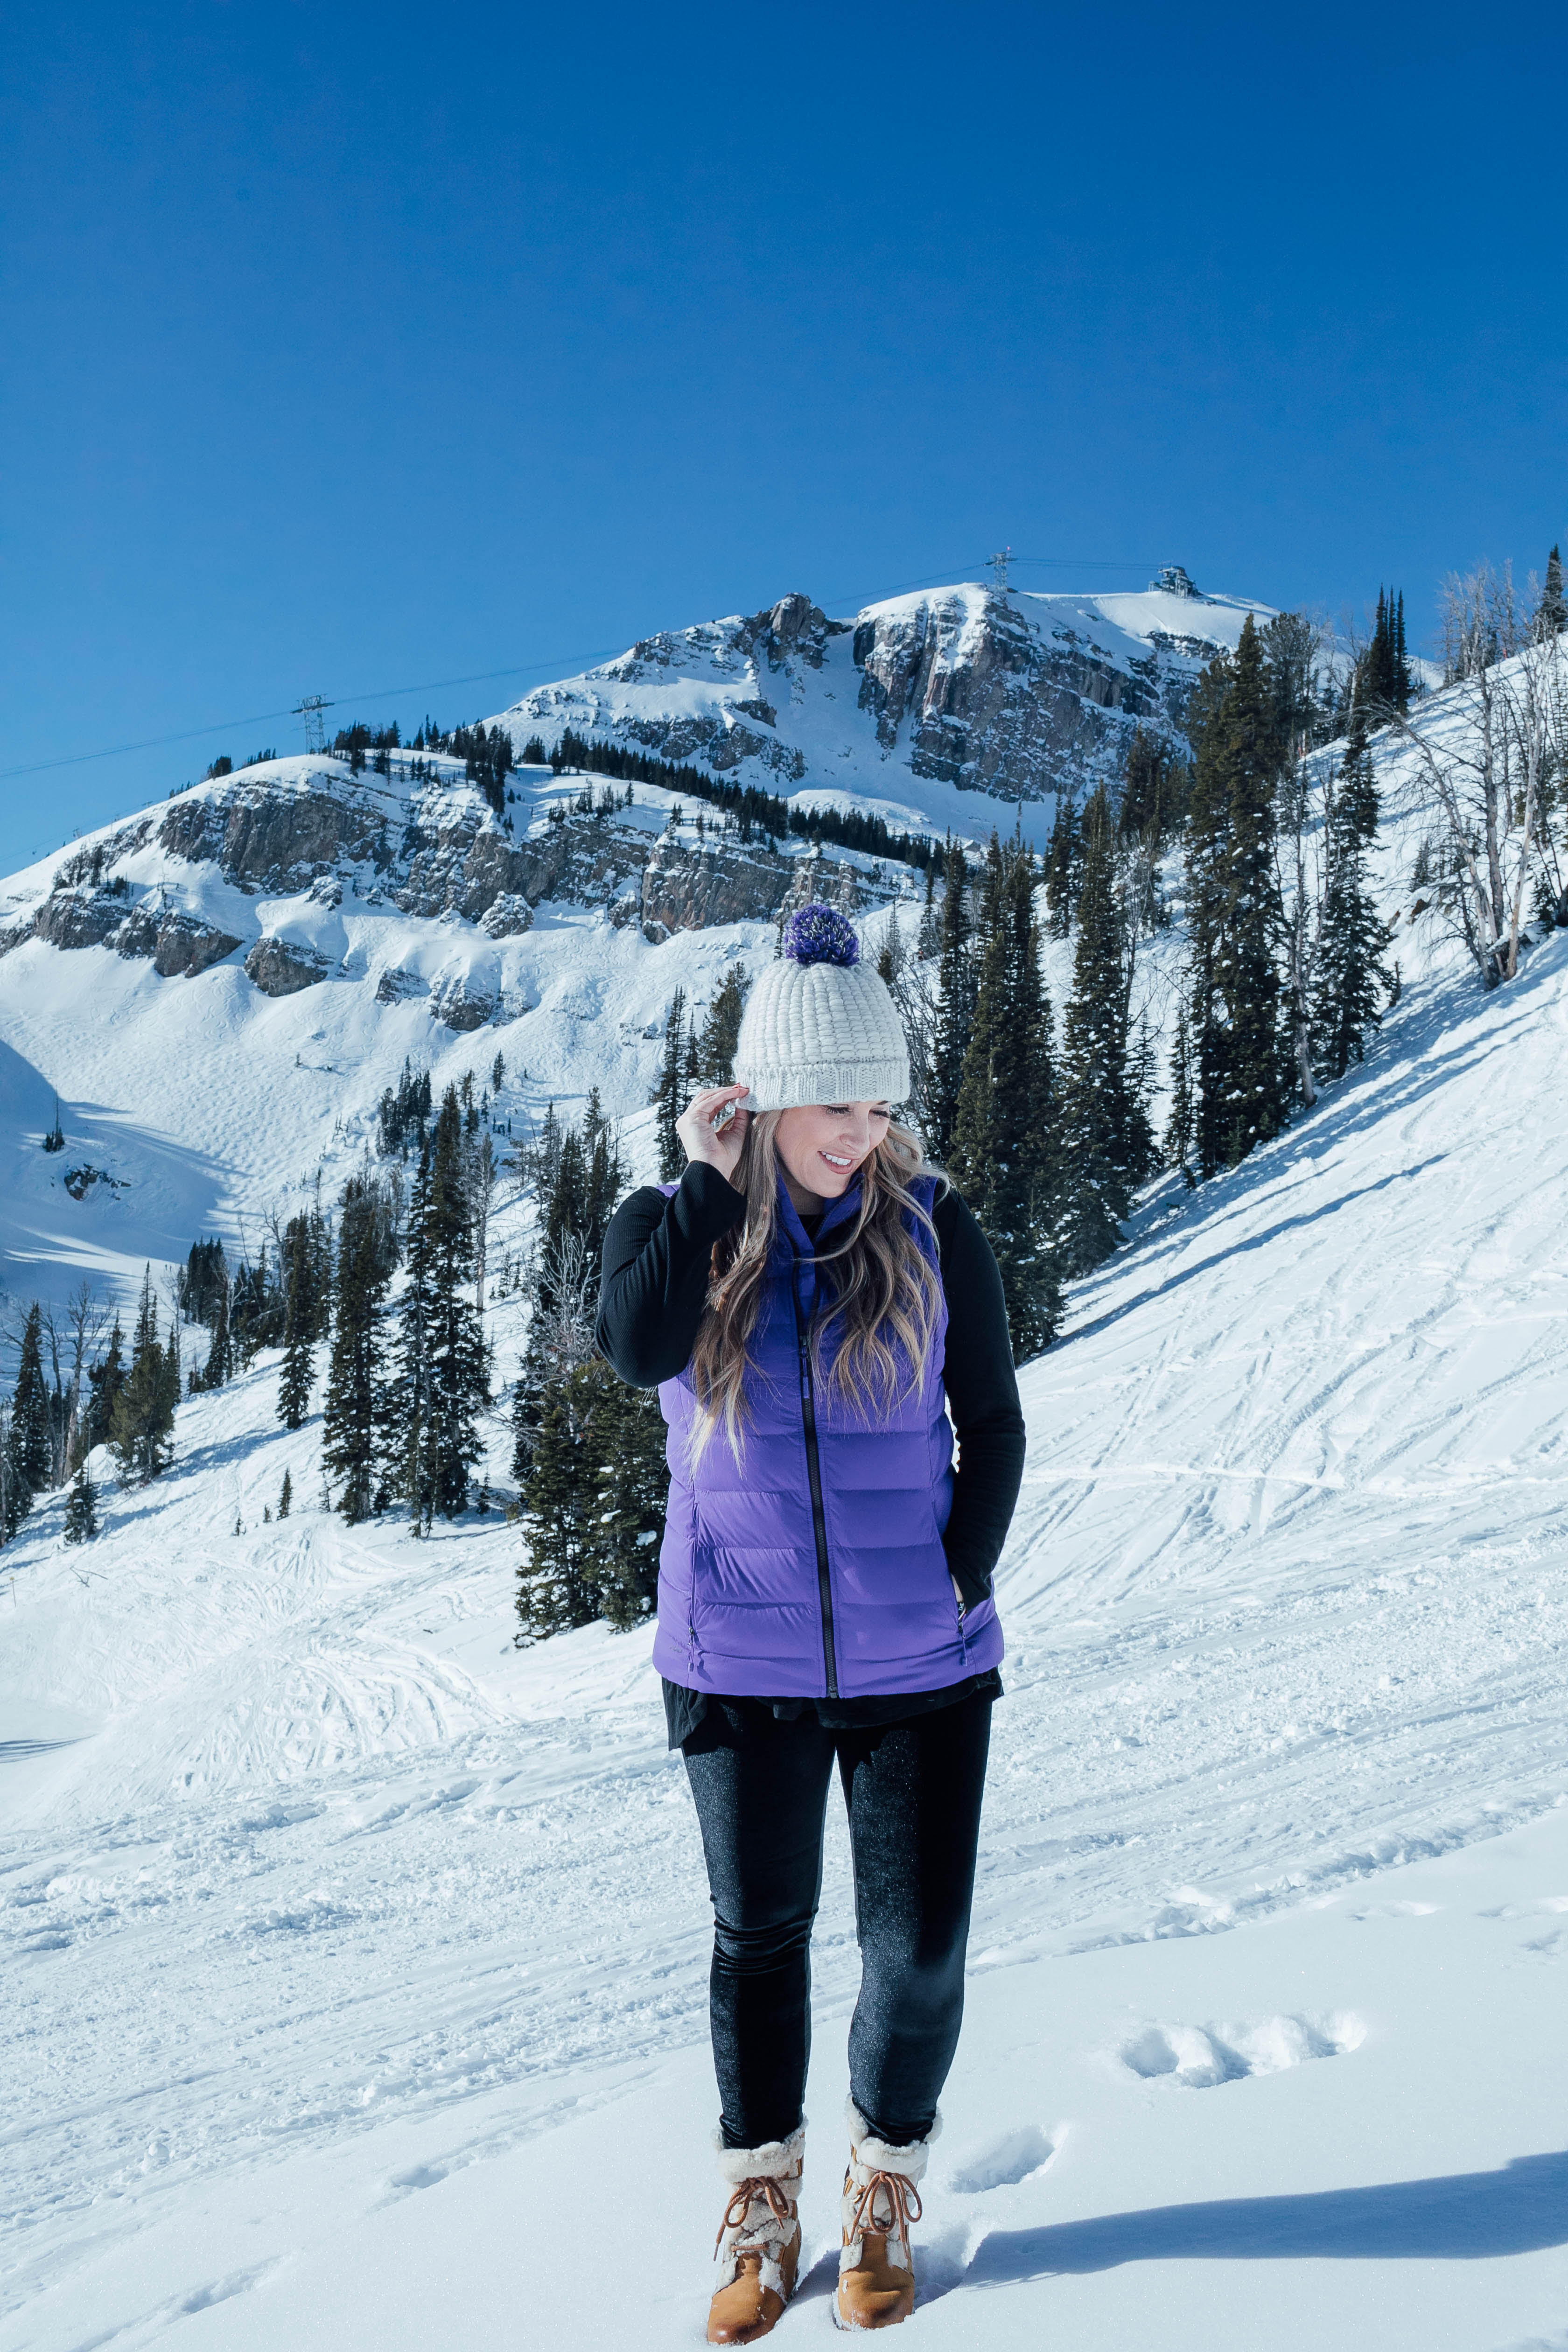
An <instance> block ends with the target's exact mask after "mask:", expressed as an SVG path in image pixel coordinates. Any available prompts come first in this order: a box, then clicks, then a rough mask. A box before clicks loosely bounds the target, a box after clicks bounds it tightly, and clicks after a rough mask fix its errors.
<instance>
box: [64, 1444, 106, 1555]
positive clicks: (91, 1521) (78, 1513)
mask: <svg viewBox="0 0 1568 2352" xmlns="http://www.w3.org/2000/svg"><path fill="white" fill-rule="evenodd" d="M98 1531H99V1529H98V1488H97V1487H96V1486H94V1485H93V1483H92V1480H91V1478H90V1477H89V1475H88V1467H87V1464H86V1463H85V1462H84V1463H83V1464H82V1465H81V1467H80V1468H79V1470H78V1472H77V1474H76V1477H75V1479H74V1480H73V1481H72V1484H71V1489H70V1492H69V1494H68V1496H66V1525H65V1538H66V1541H67V1543H68V1544H79V1543H90V1542H91V1541H92V1538H94V1536H96V1535H97V1533H98Z"/></svg>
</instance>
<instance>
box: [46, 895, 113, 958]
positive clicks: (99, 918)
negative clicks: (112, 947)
mask: <svg viewBox="0 0 1568 2352" xmlns="http://www.w3.org/2000/svg"><path fill="white" fill-rule="evenodd" d="M127 912H128V909H127V904H126V900H125V898H123V896H121V897H116V896H114V895H113V894H112V893H111V892H110V891H107V890H99V891H91V892H89V891H81V890H53V891H51V892H50V894H49V896H48V897H47V898H46V899H45V900H44V903H43V905H42V906H41V907H40V908H38V910H37V914H36V915H35V916H34V917H33V930H34V933H35V935H36V937H37V938H38V939H40V940H48V942H49V944H50V946H51V947H57V948H100V947H103V946H106V945H107V944H108V942H109V941H110V940H112V939H113V938H114V936H115V934H116V932H117V931H119V930H120V929H121V925H122V924H123V923H124V922H125V921H126V919H127Z"/></svg>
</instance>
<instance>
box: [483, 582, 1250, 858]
mask: <svg viewBox="0 0 1568 2352" xmlns="http://www.w3.org/2000/svg"><path fill="white" fill-rule="evenodd" d="M1272 609H1273V608H1272V607H1271V606H1268V605H1267V604H1260V603H1258V602H1256V601H1254V600H1248V599H1245V598H1237V597H1233V596H1198V595H1196V594H1192V595H1184V594H1176V593H1171V592H1170V591H1168V590H1165V589H1162V588H1159V587H1153V588H1151V589H1149V590H1148V591H1146V592H1142V593H1137V594H1115V595H1073V594H1054V595H1034V594H1030V593H1026V592H1020V591H1016V590H1014V591H1011V592H1008V593H1005V594H1003V593H998V591H996V590H995V589H994V588H991V587H984V586H981V585H978V584H976V583H961V584H958V585H955V586H952V587H946V588H933V589H925V590H921V592H920V593H918V594H913V595H904V596H895V597H890V598H888V599H887V600H885V601H884V602H882V603H880V604H869V605H867V606H865V607H864V608H863V609H862V610H861V611H860V612H858V613H857V614H855V615H854V616H853V617H852V618H851V619H848V620H843V621H832V620H828V619H827V618H826V615H825V614H823V613H822V612H821V611H820V610H819V609H818V608H817V607H816V606H815V605H813V604H810V602H809V600H808V599H807V598H806V597H805V596H802V595H795V596H790V597H785V598H784V599H783V600H781V602H780V603H779V604H777V605H775V606H774V607H773V610H772V612H771V613H760V614H753V615H751V616H746V615H742V614H731V615H730V616H729V617H728V618H726V619H723V620H720V621H711V622H704V623H701V624H700V625H697V626H695V627H691V628H687V629H680V630H666V631H662V632H660V633H659V634H658V635H655V636H653V637H648V638H645V639H643V640H642V641H641V642H640V643H639V644H637V645H636V646H633V647H632V648H631V649H630V651H629V652H627V653H625V654H623V655H621V656H618V657H617V658H616V660H614V661H610V662H605V663H603V664H601V665H599V666H598V667H596V668H594V669H591V670H587V671H585V672H584V673H583V675H582V676H581V677H574V678H564V679H561V680H558V681H556V682H555V683H553V684H551V685H548V686H542V687H537V688H533V689H532V690H531V692H530V693H528V694H526V695H524V696H523V697H522V698H521V700H520V701H518V702H516V703H514V704H513V705H512V706H511V707H510V709H507V710H505V711H503V712H501V713H500V714H499V720H498V722H492V723H500V725H502V726H505V727H506V728H508V729H509V730H510V732H511V734H512V736H513V738H514V740H516V742H517V743H518V745H519V747H520V748H521V745H522V744H523V743H524V742H525V741H527V740H528V739H529V738H530V737H531V736H532V735H534V734H535V733H537V734H539V735H540V736H541V737H542V740H543V742H544V745H545V748H546V750H550V749H552V748H553V747H554V745H555V744H556V743H557V742H558V741H559V740H560V738H561V734H562V732H563V730H564V729H565V728H568V727H570V728H571V729H573V730H574V732H575V733H577V734H578V735H580V736H587V737H589V738H591V739H592V738H597V739H602V740H617V741H620V742H624V743H626V744H627V745H629V746H633V747H644V748H647V749H649V750H652V751H657V752H658V753H659V754H660V755H661V756H663V757H666V758H673V759H678V760H687V761H697V762H699V763H701V764H706V765H707V766H709V767H710V768H711V769H712V770H713V771H714V772H717V773H720V774H722V775H727V776H731V777H732V778H733V780H735V781H736V782H742V783H752V784H756V785H758V786H760V787H761V788H762V789H763V790H764V791H771V792H774V793H781V794H783V795H784V797H786V798H787V799H788V800H789V801H790V802H791V803H792V805H793V806H796V807H803V808H810V807H813V806H821V805H825V804H832V805H835V806H838V807H843V808H858V809H863V810H865V811H867V812H868V813H875V814H879V815H881V816H883V817H885V818H886V819H887V821H888V822H889V824H893V825H895V826H905V825H907V826H910V827H912V828H914V829H916V830H919V829H921V828H924V827H928V826H929V827H931V828H932V829H934V830H936V831H938V832H942V831H946V830H948V829H950V828H951V829H952V831H953V832H955V833H956V834H958V835H960V836H961V837H963V838H969V837H973V835H975V834H977V833H978V834H980V835H982V836H984V833H985V832H987V831H988V830H989V827H990V825H991V824H993V823H994V822H995V821H996V817H997V812H996V810H995V809H994V807H992V806H991V805H990V801H991V796H992V795H993V794H994V793H1000V794H1001V796H1002V797H1003V798H1004V799H1005V800H1008V801H1009V802H1010V801H1011V800H1012V799H1013V798H1014V796H1015V794H1016V793H1017V791H1018V790H1019V788H1020V786H1021V787H1022V789H1023V792H1024V794H1025V799H1024V803H1023V806H1022V809H1021V810H1020V812H1019V814H1020V816H1021V820H1022V823H1023V826H1024V830H1025V833H1026V835H1030V836H1031V837H1035V838H1037V839H1038V840H1040V841H1042V842H1043V839H1044V835H1045V832H1046V831H1047V830H1048V828H1049V824H1050V817H1051V812H1052V808H1053V807H1054V802H1055V795H1056V793H1058V790H1060V789H1061V788H1062V787H1063V786H1064V785H1067V784H1069V783H1070V784H1071V785H1072V786H1073V787H1074V788H1075V789H1077V788H1079V787H1080V786H1081V785H1082V783H1083V782H1085V781H1086V780H1088V779H1090V778H1092V776H1093V775H1094V774H1096V773H1099V772H1108V773H1109V772H1115V771H1117V770H1119V768H1120V764H1121V758H1122V755H1123V753H1124V751H1125V748H1126V742H1127V739H1128V738H1129V737H1130V736H1131V732H1132V730H1133V728H1134V727H1135V726H1136V725H1138V724H1140V723H1142V724H1144V725H1146V726H1149V727H1151V728H1152V730H1154V731H1155V732H1157V733H1159V734H1162V735H1168V736H1170V737H1171V738H1172V740H1179V735H1180V721H1181V717H1182V713H1183V710H1184V705H1185V698H1186V694H1187V691H1188V689H1189V688H1190V686H1191V684H1192V681H1193V679H1194V677H1196V675H1197V672H1198V671H1199V669H1200V668H1201V667H1203V665H1204V664H1205V662H1207V661H1209V660H1210V659H1212V657H1213V656H1214V655H1215V653H1216V652H1217V651H1219V650H1221V649H1222V648H1229V649H1234V647H1235V646H1236V644H1237V640H1238V638H1239V637H1240V635H1241V630H1242V626H1243V624H1244V623H1245V621H1246V619H1247V614H1248V613H1253V614H1256V615H1257V617H1258V621H1259V622H1260V623H1261V622H1263V621H1265V620H1267V619H1268V617H1269V616H1270V614H1271V612H1272ZM1041 803H1043V805H1041Z"/></svg>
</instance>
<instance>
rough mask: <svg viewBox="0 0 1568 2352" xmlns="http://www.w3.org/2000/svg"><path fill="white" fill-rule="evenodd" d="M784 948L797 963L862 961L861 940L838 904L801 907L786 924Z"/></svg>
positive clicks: (850, 962) (848, 962)
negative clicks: (833, 905)
mask: <svg viewBox="0 0 1568 2352" xmlns="http://www.w3.org/2000/svg"><path fill="white" fill-rule="evenodd" d="M784 953H785V955H786V956H789V957H791V958H792V959H793V960H794V961H795V962H796V963H841V964H852V963H858V962H859V961H860V942H859V940H858V939H857V938H856V936H855V926H854V924H853V923H852V922H851V921H850V920H849V918H848V916H847V915H841V914H840V913H839V911H838V909H837V907H824V906H822V905H820V904H818V905H816V906H811V907H801V908H797V909H796V911H795V913H794V914H793V915H792V916H791V917H790V919H789V920H788V922H787V923H786V924H785V925H784Z"/></svg>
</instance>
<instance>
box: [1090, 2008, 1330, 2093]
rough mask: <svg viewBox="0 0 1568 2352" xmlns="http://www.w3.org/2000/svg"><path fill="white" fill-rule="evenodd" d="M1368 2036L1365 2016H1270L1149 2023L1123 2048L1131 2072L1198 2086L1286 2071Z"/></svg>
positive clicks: (1204, 2088)
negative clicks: (1242, 2021) (1249, 2020)
mask: <svg viewBox="0 0 1568 2352" xmlns="http://www.w3.org/2000/svg"><path fill="white" fill-rule="evenodd" d="M1365 2039H1366V2027H1365V2025H1364V2024H1363V2022H1362V2021H1361V2019H1360V2018H1359V2017H1352V2016H1349V2015H1339V2016H1334V2017H1330V2018H1317V2019H1314V2018H1309V2017H1266V2018H1264V2019H1263V2020H1261V2021H1260V2022H1258V2023H1257V2024H1253V2025H1212V2026H1202V2025H1149V2026H1145V2027H1144V2029H1143V2031H1142V2033H1139V2034H1136V2035H1134V2037H1133V2039H1132V2040H1131V2042H1125V2043H1123V2045H1122V2049H1121V2063H1122V2064H1123V2065H1124V2066H1125V2067H1126V2068H1127V2069H1128V2071H1129V2073H1131V2074H1136V2075H1138V2076H1139V2077H1140V2079H1141V2080H1142V2081H1143V2082H1146V2083H1152V2082H1158V2081H1162V2080H1164V2081H1170V2082H1173V2083H1180V2084H1183V2085H1184V2087H1185V2088H1186V2089H1188V2090H1192V2091H1207V2090H1212V2089H1213V2088H1214V2087H1215V2084H1219V2083H1241V2082H1245V2081H1246V2080H1247V2077H1248V2076H1249V2075H1252V2074H1284V2073H1285V2072H1286V2071H1287V2070H1288V2069H1289V2067H1291V2066H1300V2065H1302V2064H1304V2063H1305V2062H1306V2061H1307V2060H1308V2059H1309V2058H1338V2057H1341V2056H1342V2055H1343V2054H1344V2053H1345V2052H1346V2051H1350V2050H1355V2049H1358V2048H1359V2047H1360V2045H1361V2043H1362V2042H1363V2041H1364V2040H1365Z"/></svg>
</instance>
